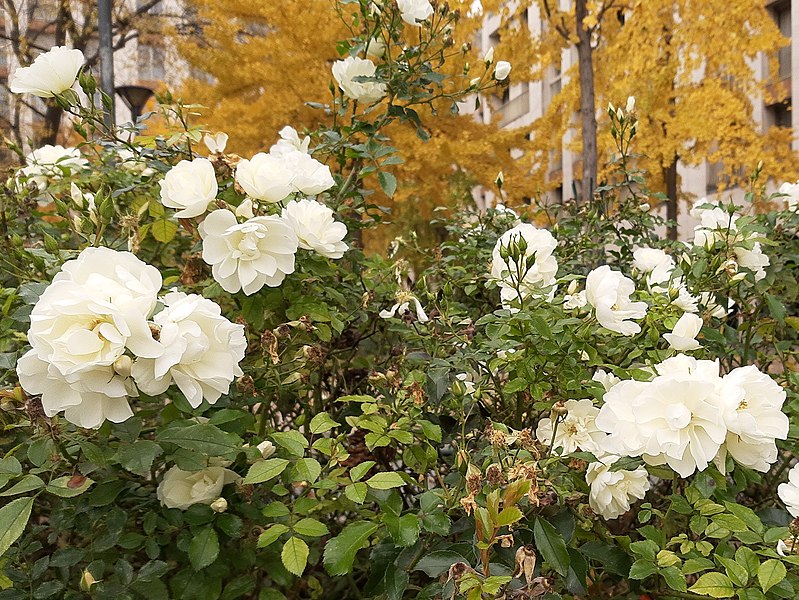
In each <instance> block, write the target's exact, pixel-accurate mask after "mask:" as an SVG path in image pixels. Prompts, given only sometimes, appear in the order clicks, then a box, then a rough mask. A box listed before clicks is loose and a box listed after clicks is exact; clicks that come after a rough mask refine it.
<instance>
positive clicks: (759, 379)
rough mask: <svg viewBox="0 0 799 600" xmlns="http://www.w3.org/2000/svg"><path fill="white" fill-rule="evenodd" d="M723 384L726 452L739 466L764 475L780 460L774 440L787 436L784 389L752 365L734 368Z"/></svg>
mask: <svg viewBox="0 0 799 600" xmlns="http://www.w3.org/2000/svg"><path fill="white" fill-rule="evenodd" d="M722 382H723V386H722V397H723V399H724V404H725V411H724V421H725V423H726V425H727V429H728V433H727V440H726V444H725V446H726V450H727V452H729V453H730V455H731V456H732V457H733V458H734V459H735V460H736V461H737V462H739V463H740V464H742V465H744V466H746V467H749V468H752V469H755V470H757V471H761V472H763V473H765V472H767V471H768V470H769V468H770V467H771V465H772V464H773V463H774V462H775V461H776V460H777V445H776V443H775V440H778V439H779V440H784V439H786V438H787V437H788V428H789V426H790V423H789V421H788V416H787V415H786V414H785V413H783V412H782V405H783V404H784V403H785V398H786V393H785V390H784V389H783V388H782V387H780V386H779V385H778V384H777V383H776V382H775V381H774V380H773V379H772V378H771V377H769V376H768V375H767V374H765V373H761V372H760V371H759V370H758V368H757V367H755V366H753V365H749V366H746V367H738V368H736V369H733V370H732V371H730V372H729V373H728V374H727V375H725V376H724V377H723V378H722Z"/></svg>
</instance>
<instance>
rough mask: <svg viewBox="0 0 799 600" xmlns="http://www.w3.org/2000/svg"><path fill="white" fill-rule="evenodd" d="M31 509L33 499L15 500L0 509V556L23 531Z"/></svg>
mask: <svg viewBox="0 0 799 600" xmlns="http://www.w3.org/2000/svg"><path fill="white" fill-rule="evenodd" d="M32 508H33V498H17V499H16V500H12V501H11V502H9V503H8V504H6V505H5V506H4V507H3V508H0V556H2V555H3V554H5V552H6V550H8V549H9V548H10V547H11V544H13V543H14V542H16V541H17V538H18V537H19V536H21V535H22V532H23V531H25V526H26V525H27V524H28V519H30V516H31V509H32Z"/></svg>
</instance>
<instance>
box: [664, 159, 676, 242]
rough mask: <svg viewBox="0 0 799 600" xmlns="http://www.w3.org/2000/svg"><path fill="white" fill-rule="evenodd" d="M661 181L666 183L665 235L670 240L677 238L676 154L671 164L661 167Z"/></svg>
mask: <svg viewBox="0 0 799 600" xmlns="http://www.w3.org/2000/svg"><path fill="white" fill-rule="evenodd" d="M663 181H664V182H665V183H666V196H668V200H666V219H667V220H668V221H669V226H668V229H667V235H668V238H669V239H670V240H676V239H677V214H678V213H677V155H676V154H675V155H674V158H673V159H672V161H671V164H670V165H669V166H667V167H664V168H663Z"/></svg>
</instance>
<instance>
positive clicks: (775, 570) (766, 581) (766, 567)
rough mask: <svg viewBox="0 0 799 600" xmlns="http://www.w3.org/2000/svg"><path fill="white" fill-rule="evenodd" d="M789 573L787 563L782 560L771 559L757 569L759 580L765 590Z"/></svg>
mask: <svg viewBox="0 0 799 600" xmlns="http://www.w3.org/2000/svg"><path fill="white" fill-rule="evenodd" d="M786 574H787V572H786V569H785V565H784V564H783V563H782V561H780V560H776V559H773V558H772V559H770V560H767V561H766V562H764V563H763V564H762V565H760V567H758V569H757V582H758V583H759V584H760V589H762V590H763V592H764V593H765V592H768V591H769V590H770V589H771V588H773V587H774V586H775V585H777V584H778V583H780V582H781V581H782V580H783V579H785V575H786Z"/></svg>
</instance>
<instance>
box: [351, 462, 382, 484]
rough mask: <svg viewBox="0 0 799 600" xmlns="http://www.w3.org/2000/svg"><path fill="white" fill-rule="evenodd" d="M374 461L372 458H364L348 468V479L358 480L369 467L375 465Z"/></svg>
mask: <svg viewBox="0 0 799 600" xmlns="http://www.w3.org/2000/svg"><path fill="white" fill-rule="evenodd" d="M375 464H377V463H375V461H373V460H366V461H364V462H362V463H360V464H357V465H355V466H354V467H352V468H351V469H350V479H351V480H352V481H353V483H355V482H356V481H360V480H361V479H362V478H363V476H364V475H366V473H368V472H369V469H371V468H372V467H374V466H375Z"/></svg>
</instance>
